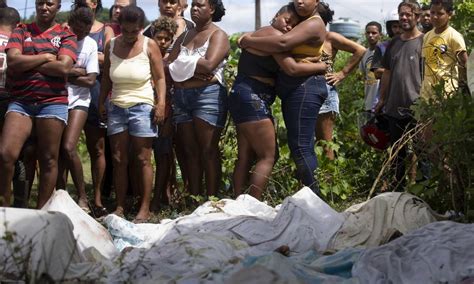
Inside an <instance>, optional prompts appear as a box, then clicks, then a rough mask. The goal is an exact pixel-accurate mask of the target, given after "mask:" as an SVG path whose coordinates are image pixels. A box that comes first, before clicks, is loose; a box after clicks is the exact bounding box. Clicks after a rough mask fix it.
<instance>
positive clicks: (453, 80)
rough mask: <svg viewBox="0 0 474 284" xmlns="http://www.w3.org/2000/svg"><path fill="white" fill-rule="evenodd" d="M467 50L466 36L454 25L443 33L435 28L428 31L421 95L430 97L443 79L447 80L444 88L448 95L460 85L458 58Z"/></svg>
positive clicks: (423, 52) (423, 53) (423, 54)
mask: <svg viewBox="0 0 474 284" xmlns="http://www.w3.org/2000/svg"><path fill="white" fill-rule="evenodd" d="M462 51H466V44H465V43H464V38H463V37H462V35H461V34H460V33H458V32H457V31H456V30H455V29H453V28H452V27H448V28H447V29H446V30H444V31H443V32H442V33H440V34H437V33H435V31H434V29H433V30H431V31H429V32H428V33H426V35H425V36H424V38H423V49H422V56H423V61H424V77H423V82H422V86H421V92H420V95H421V97H422V98H425V99H427V98H430V97H431V96H433V94H434V87H435V86H436V85H438V84H439V83H440V82H441V81H442V80H444V81H445V85H444V90H445V92H446V94H447V95H449V94H451V93H452V92H453V91H454V90H455V89H456V88H457V87H458V78H459V70H458V66H459V63H458V59H457V56H458V54H459V53H460V52H462Z"/></svg>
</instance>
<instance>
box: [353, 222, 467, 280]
mask: <svg viewBox="0 0 474 284" xmlns="http://www.w3.org/2000/svg"><path fill="white" fill-rule="evenodd" d="M352 273H353V275H354V276H355V277H358V278H359V279H360V280H361V282H362V283H461V282H462V281H466V282H464V283H473V282H474V224H459V223H454V222H450V221H444V222H436V223H432V224H429V225H427V226H424V227H423V228H420V229H418V230H415V231H413V232H411V233H409V234H407V235H405V236H403V237H401V238H398V239H396V240H394V241H392V242H390V243H388V244H386V245H384V246H381V247H378V248H373V249H368V250H367V251H365V252H364V253H362V255H361V257H360V259H359V260H358V261H357V262H356V263H355V265H354V267H353V270H352Z"/></svg>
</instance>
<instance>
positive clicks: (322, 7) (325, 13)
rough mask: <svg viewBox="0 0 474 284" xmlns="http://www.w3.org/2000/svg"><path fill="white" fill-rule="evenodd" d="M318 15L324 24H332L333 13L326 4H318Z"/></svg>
mask: <svg viewBox="0 0 474 284" xmlns="http://www.w3.org/2000/svg"><path fill="white" fill-rule="evenodd" d="M318 13H319V16H321V19H322V20H323V22H324V24H325V25H327V24H328V23H329V24H330V23H332V17H333V16H334V11H333V10H331V8H329V4H328V3H326V2H322V1H321V2H319V4H318Z"/></svg>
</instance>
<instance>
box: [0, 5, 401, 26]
mask: <svg viewBox="0 0 474 284" xmlns="http://www.w3.org/2000/svg"><path fill="white" fill-rule="evenodd" d="M7 1H8V5H10V6H13V7H15V8H16V9H18V11H19V12H20V15H21V16H23V15H24V11H25V9H24V8H25V5H26V7H27V8H28V9H27V10H26V15H27V16H29V15H30V14H32V13H33V12H34V0H26V1H25V0H7ZM102 1H103V6H104V7H110V6H111V5H112V4H113V0H102ZM137 1H138V5H139V6H140V7H142V8H143V10H144V11H145V13H146V16H147V18H148V19H149V20H154V19H155V18H156V17H157V16H158V8H157V0H137ZM190 1H191V0H188V3H189V4H190ZM326 1H327V2H328V3H329V5H330V7H331V9H333V10H334V11H335V15H334V18H335V19H337V18H340V17H349V18H351V19H353V20H356V21H358V22H359V23H360V24H361V26H364V25H365V24H366V23H367V22H369V21H373V20H375V21H380V22H381V23H383V19H384V17H385V15H386V14H387V13H388V12H389V11H391V10H393V9H396V7H397V5H398V3H399V2H400V1H393V0H386V1H384V0H351V1H348V0H326ZM223 2H224V6H225V8H226V15H225V16H224V17H223V18H222V21H221V22H220V23H218V24H219V26H220V27H221V28H223V29H224V30H225V31H226V32H227V33H229V34H232V33H235V32H241V31H250V30H253V29H254V26H255V22H254V21H255V12H254V6H255V4H254V3H255V1H253V0H223ZM62 3H63V4H62V6H63V7H62V10H65V11H67V10H68V9H69V8H70V6H71V0H63V1H62ZM286 3H288V0H261V5H262V7H261V11H262V25H267V23H268V22H269V21H270V19H271V18H272V17H273V16H274V14H275V13H276V11H278V9H279V8H280V7H281V6H282V5H284V4H286ZM185 17H187V18H190V16H189V8H188V10H187V11H186V12H185Z"/></svg>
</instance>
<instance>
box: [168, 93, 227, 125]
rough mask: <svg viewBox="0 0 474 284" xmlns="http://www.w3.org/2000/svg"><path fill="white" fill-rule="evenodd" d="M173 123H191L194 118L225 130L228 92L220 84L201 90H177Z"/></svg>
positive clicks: (174, 98)
mask: <svg viewBox="0 0 474 284" xmlns="http://www.w3.org/2000/svg"><path fill="white" fill-rule="evenodd" d="M172 97H173V102H172V103H173V122H174V123H175V124H179V123H185V122H191V121H192V120H193V117H197V118H199V119H202V120H204V121H205V122H207V123H209V124H210V125H212V126H216V127H219V128H223V127H224V126H225V121H226V118H227V91H226V89H225V88H224V87H223V86H222V85H220V84H212V85H208V86H204V87H201V88H190V89H178V88H177V89H175V90H174V94H173V96H172Z"/></svg>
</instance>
